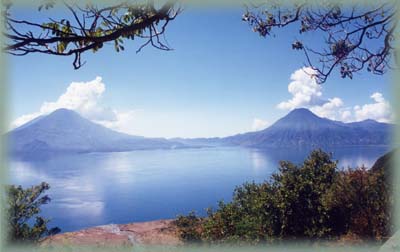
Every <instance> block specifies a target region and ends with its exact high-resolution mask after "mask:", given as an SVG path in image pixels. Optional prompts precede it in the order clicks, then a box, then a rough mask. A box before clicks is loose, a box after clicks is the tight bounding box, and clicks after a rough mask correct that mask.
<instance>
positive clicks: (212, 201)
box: [10, 146, 389, 232]
mask: <svg viewBox="0 0 400 252" xmlns="http://www.w3.org/2000/svg"><path fill="white" fill-rule="evenodd" d="M388 150H389V147H381V146H369V147H360V146H356V147H342V148H336V149H335V148H334V149H330V150H328V151H331V152H332V154H333V159H335V160H339V167H343V166H344V167H355V166H361V165H365V166H367V167H370V166H371V165H372V164H373V163H374V162H375V160H376V159H377V158H378V157H379V156H381V155H383V154H384V153H386V152H387V151H388ZM308 153H309V150H301V151H299V150H290V149H285V150H282V149H263V150H260V149H250V148H241V147H213V148H189V149H175V150H144V151H132V152H111V153H87V154H74V155H72V154H71V155H60V156H55V157H53V158H51V159H46V160H40V161H38V160H37V161H29V160H16V159H13V160H11V161H10V178H11V182H12V183H13V184H18V185H22V186H24V187H26V186H31V185H36V184H38V183H39V182H42V181H46V182H48V183H49V184H50V186H51V189H50V190H49V192H48V195H49V196H50V197H51V198H52V201H51V203H50V204H48V205H45V206H44V207H43V212H42V213H43V215H44V216H45V217H49V218H52V221H51V223H50V225H51V226H58V227H60V228H61V230H62V232H66V231H72V230H78V229H82V228H87V227H91V226H95V225H103V224H110V223H129V222H140V221H149V220H156V219H165V218H174V217H176V215H178V214H187V213H188V212H189V211H191V210H195V211H196V212H197V213H199V214H201V215H204V214H205V209H206V208H207V207H210V206H216V204H217V202H218V200H221V199H224V200H225V201H229V200H230V199H231V196H232V192H233V190H234V188H235V187H236V186H238V185H241V184H242V183H244V182H246V181H255V182H261V181H263V180H265V179H268V178H269V176H270V175H271V173H273V172H275V171H276V170H277V167H278V161H279V160H290V161H292V162H295V163H299V162H302V161H303V160H304V158H305V157H306V156H307V155H308Z"/></svg>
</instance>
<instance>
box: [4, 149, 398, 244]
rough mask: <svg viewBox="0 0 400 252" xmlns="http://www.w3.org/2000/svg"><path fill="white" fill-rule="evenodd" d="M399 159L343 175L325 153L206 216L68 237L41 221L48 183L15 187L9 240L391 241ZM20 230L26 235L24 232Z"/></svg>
mask: <svg viewBox="0 0 400 252" xmlns="http://www.w3.org/2000/svg"><path fill="white" fill-rule="evenodd" d="M393 155H394V151H391V152H389V153H387V154H385V155H384V156H382V157H380V158H378V159H377V161H376V162H375V164H374V165H373V166H372V167H371V168H370V169H367V168H365V167H357V168H349V169H345V170H339V169H338V168H337V161H333V160H332V157H331V155H330V154H328V153H326V152H324V151H322V150H320V149H317V150H314V151H312V152H311V153H310V154H309V156H308V157H307V158H306V159H305V160H304V162H303V163H302V164H300V165H295V164H293V163H291V162H288V161H281V162H280V164H279V169H278V171H277V172H276V173H275V174H273V175H272V176H271V177H270V178H269V179H267V180H265V181H264V182H262V183H254V182H246V183H244V184H243V185H241V186H238V187H236V189H235V190H234V192H233V197H232V200H231V201H230V202H223V201H220V202H219V203H218V206H217V207H216V208H215V209H208V210H207V216H205V217H200V216H197V215H196V213H195V212H190V213H189V214H187V215H178V216H177V218H176V219H169V220H157V221H150V222H140V223H130V224H110V225H104V226H97V227H92V228H88V229H83V230H79V231H74V232H67V233H61V234H56V233H57V232H58V231H59V230H58V228H52V229H48V228H47V224H48V221H47V220H46V219H44V218H42V217H40V216H38V214H39V213H40V205H41V204H47V203H48V202H49V201H50V199H49V198H48V197H47V196H46V195H45V196H40V195H41V194H42V193H43V192H44V191H45V190H47V189H48V186H46V187H43V186H42V188H40V189H38V188H36V189H35V187H32V188H28V189H25V190H24V189H22V188H21V187H15V186H12V187H11V188H13V189H12V190H11V191H9V192H10V193H9V195H8V196H9V199H8V204H7V207H8V209H7V212H6V213H8V214H9V216H10V217H9V219H8V220H9V225H11V226H12V225H13V224H15V223H16V222H15V220H16V216H17V217H18V218H19V220H20V222H19V225H17V229H16V228H15V227H16V226H15V225H14V226H12V227H14V228H12V229H10V230H9V231H10V233H9V238H10V239H9V241H10V243H11V244H13V245H14V244H19V243H27V242H28V243H35V244H39V245H40V246H55V245H70V246H76V245H96V246H110V245H111V246H119V245H120V246H131V245H134V244H140V245H172V246H176V245H212V244H213V245H224V244H225V245H226V244H229V245H262V244H272V245H274V244H275V245H276V244H281V243H282V242H287V241H303V240H307V241H310V242H312V243H313V244H316V243H318V244H319V243H321V242H323V243H324V242H327V243H328V244H329V243H333V244H336V245H338V244H364V243H365V242H371V241H374V242H378V243H383V242H385V241H386V240H387V239H388V238H389V237H390V235H391V234H392V231H393V230H392V229H393V226H392V223H393V221H392V213H391V210H390V209H391V207H392V206H393V200H394V199H393V197H392V194H391V187H392V183H391V180H390V178H391V177H392V176H391V171H390V169H391V165H390V163H391V160H392V156H393ZM17 191H18V193H17ZM32 193H33V195H32ZM27 199H28V200H30V201H29V202H31V203H34V204H33V205H34V206H35V208H34V209H31V211H30V212H29V214H28V215H27V214H26V211H25V210H26V209H28V208H27V206H26V205H23V204H24V202H25V203H26V200H27ZM31 205H32V204H28V207H29V206H31ZM11 206H12V207H11ZM16 209H17V210H16ZM18 209H21V211H22V212H21V211H20V212H18ZM23 209H25V210H23ZM24 211H25V212H24ZM32 219H35V220H36V221H39V224H40V225H39V226H40V229H39V230H38V228H37V227H38V225H33V226H32V225H31V226H30V225H29V224H28V223H32ZM40 220H43V221H44V222H43V221H42V222H41V221H40ZM19 227H23V228H24V230H25V231H24V233H21V232H17V231H18V228H19ZM55 230H57V232H51V231H55ZM16 234H18V235H16ZM32 234H34V235H32ZM24 236H26V237H24Z"/></svg>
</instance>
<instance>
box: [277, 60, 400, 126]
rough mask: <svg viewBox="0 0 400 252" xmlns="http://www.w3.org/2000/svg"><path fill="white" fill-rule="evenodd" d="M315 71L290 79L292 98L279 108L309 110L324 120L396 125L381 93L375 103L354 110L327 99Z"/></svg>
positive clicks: (303, 71)
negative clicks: (369, 121)
mask: <svg viewBox="0 0 400 252" xmlns="http://www.w3.org/2000/svg"><path fill="white" fill-rule="evenodd" d="M313 75H315V71H314V70H313V69H311V68H307V67H303V68H301V69H298V70H296V71H295V72H294V73H292V75H291V76H290V79H291V82H290V83H289V85H288V91H289V93H290V94H291V95H292V98H291V99H289V100H287V101H283V102H281V103H279V104H278V105H277V108H279V109H284V110H293V109H295V108H308V109H310V110H311V111H312V112H313V113H315V114H317V115H318V116H320V117H325V118H329V119H331V120H340V121H344V122H352V121H361V120H365V119H373V120H376V121H379V122H390V121H393V112H392V109H391V106H390V104H389V102H388V101H386V100H385V98H384V97H383V95H382V94H381V93H378V92H376V93H374V94H372V95H371V98H372V99H373V100H374V101H375V103H371V104H365V105H361V106H360V105H357V106H354V107H353V108H351V107H346V106H345V105H344V102H343V100H342V99H341V98H339V97H333V98H328V99H324V98H323V95H322V86H321V85H319V84H317V82H316V80H315V78H314V77H313Z"/></svg>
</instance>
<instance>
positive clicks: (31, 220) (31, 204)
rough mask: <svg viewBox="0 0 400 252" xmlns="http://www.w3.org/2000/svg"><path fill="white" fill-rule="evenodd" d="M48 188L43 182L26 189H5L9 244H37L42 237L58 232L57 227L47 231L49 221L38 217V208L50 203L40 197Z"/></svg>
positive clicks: (12, 187)
mask: <svg viewBox="0 0 400 252" xmlns="http://www.w3.org/2000/svg"><path fill="white" fill-rule="evenodd" d="M49 188H50V186H49V185H48V184H47V183H45V182H42V183H41V184H39V185H37V186H32V187H31V188H27V189H23V188H22V187H21V186H14V185H11V186H8V187H7V190H6V192H7V197H8V198H7V204H6V214H7V215H8V218H7V220H8V228H9V230H8V232H9V237H8V238H9V241H10V242H13V243H15V242H19V243H21V242H22V243H27V242H37V241H39V240H40V239H41V238H42V237H44V236H47V235H53V234H56V233H58V232H60V229H59V228H57V227H55V228H51V229H48V227H47V224H48V222H49V220H48V219H45V218H43V217H41V216H38V214H39V213H40V207H41V206H42V205H44V204H47V203H49V202H50V198H49V197H48V196H47V195H44V196H42V194H43V193H44V192H45V191H46V190H48V189H49Z"/></svg>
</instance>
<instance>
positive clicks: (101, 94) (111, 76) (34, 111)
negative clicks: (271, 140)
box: [7, 6, 393, 138]
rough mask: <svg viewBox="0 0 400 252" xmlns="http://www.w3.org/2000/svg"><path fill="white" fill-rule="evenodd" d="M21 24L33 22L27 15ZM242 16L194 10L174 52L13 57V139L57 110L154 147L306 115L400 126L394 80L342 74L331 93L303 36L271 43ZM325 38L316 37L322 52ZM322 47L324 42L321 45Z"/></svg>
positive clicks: (282, 36)
mask: <svg viewBox="0 0 400 252" xmlns="http://www.w3.org/2000/svg"><path fill="white" fill-rule="evenodd" d="M17 14H18V15H19V16H20V17H24V16H25V17H27V16H28V15H29V17H33V18H35V16H32V13H31V12H30V11H29V10H27V9H21V10H19V11H18V12H17ZM242 14H243V9H241V8H239V7H238V8H233V7H232V8H226V7H225V8H217V7H215V8H201V9H199V8H195V7H193V6H186V7H185V9H184V11H183V12H182V14H180V15H179V16H178V17H177V18H176V20H174V21H172V22H171V23H170V24H169V25H168V27H167V30H166V38H167V41H168V43H169V45H170V46H171V47H172V48H173V49H174V50H172V51H160V50H157V49H155V48H153V47H146V48H144V49H143V50H142V51H141V52H139V53H136V50H137V49H138V48H139V46H140V45H141V43H143V41H139V40H135V41H133V42H132V41H126V42H125V43H124V46H125V51H123V52H120V53H117V52H115V50H114V47H113V45H112V44H110V45H105V46H104V47H103V48H102V49H101V50H99V51H98V52H97V53H92V52H87V53H85V54H83V55H82V56H83V60H84V61H86V64H85V65H84V66H83V67H82V68H80V69H78V70H74V69H73V67H72V61H73V57H59V56H51V55H27V56H23V57H15V56H10V57H8V73H9V75H8V76H7V78H8V83H9V88H8V89H9V92H10V93H9V96H8V97H9V109H10V112H9V118H10V129H12V128H15V127H17V126H20V125H22V124H23V123H26V122H28V121H29V120H31V119H33V118H35V117H37V116H40V115H46V114H48V113H51V112H52V111H54V110H56V109H58V108H68V109H73V110H75V111H77V112H78V113H80V114H81V115H82V116H83V117H85V118H88V119H90V120H92V121H94V122H96V123H100V124H102V125H104V126H106V127H109V128H111V129H114V130H117V131H120V132H125V133H128V134H133V135H140V136H146V137H166V138H172V137H190V138H193V137H223V136H229V135H234V134H238V133H244V132H248V131H255V130H261V129H263V128H265V127H268V126H269V125H271V124H272V123H274V122H275V121H276V120H278V119H279V118H281V117H282V116H284V115H285V114H287V113H288V112H289V111H290V110H292V109H295V108H299V107H305V108H309V109H310V110H311V111H313V112H314V113H316V114H317V115H319V116H321V117H326V118H330V119H333V120H341V121H345V122H351V121H360V120H364V119H367V118H370V119H375V120H378V121H381V122H390V121H392V120H393V113H392V108H391V106H390V100H391V99H392V97H391V96H390V93H391V78H390V75H389V74H387V75H384V76H376V75H372V74H367V73H364V72H363V73H360V74H355V76H354V78H353V80H350V79H342V78H340V76H339V73H338V72H337V71H334V72H333V75H332V76H330V78H329V79H328V81H327V82H326V83H324V84H322V85H318V84H316V83H315V80H313V79H311V78H310V77H309V75H308V74H306V73H305V72H310V71H311V70H310V69H307V68H304V62H305V58H304V55H303V54H302V53H300V52H297V51H293V50H292V49H291V42H292V41H294V40H295V39H297V38H298V36H299V35H298V32H297V31H296V29H295V28H289V29H285V30H283V31H278V32H276V36H275V37H269V38H262V37H260V36H259V35H258V34H256V33H254V32H252V30H251V28H250V27H249V26H248V24H246V23H244V22H243V21H242V20H241V16H242ZM317 37H318V36H313V35H312V34H311V35H310V36H309V38H308V39H309V40H310V43H311V44H314V45H317V44H318V43H319V41H320V40H317ZM314 40H315V41H314Z"/></svg>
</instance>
